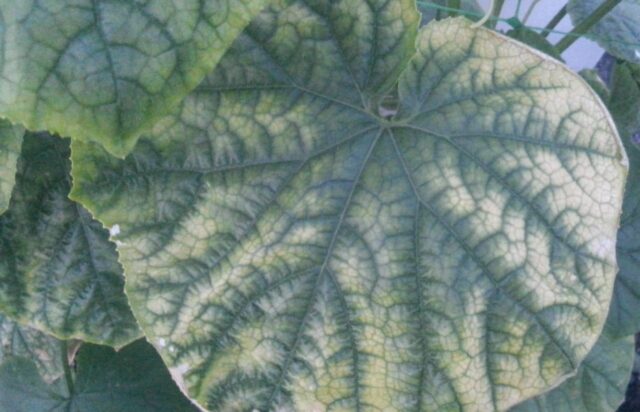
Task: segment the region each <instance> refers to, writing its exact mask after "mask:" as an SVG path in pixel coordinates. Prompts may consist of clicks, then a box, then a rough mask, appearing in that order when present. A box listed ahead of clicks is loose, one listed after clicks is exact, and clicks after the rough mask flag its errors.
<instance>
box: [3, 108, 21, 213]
mask: <svg viewBox="0 0 640 412" xmlns="http://www.w3.org/2000/svg"><path fill="white" fill-rule="evenodd" d="M23 135H24V130H23V129H22V128H21V127H19V126H12V125H11V123H9V122H7V121H6V120H0V213H3V212H4V211H5V210H7V207H9V199H10V198H11V191H12V190H13V184H14V183H15V180H16V164H17V163H18V156H20V147H21V146H22V136H23Z"/></svg>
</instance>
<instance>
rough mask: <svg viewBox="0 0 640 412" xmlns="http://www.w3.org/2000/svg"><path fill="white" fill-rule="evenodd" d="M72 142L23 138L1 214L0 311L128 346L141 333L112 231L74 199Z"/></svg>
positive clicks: (69, 334) (65, 334)
mask: <svg viewBox="0 0 640 412" xmlns="http://www.w3.org/2000/svg"><path fill="white" fill-rule="evenodd" d="M69 155H70V153H69V141H68V139H59V138H57V137H52V136H50V135H48V134H45V133H41V134H32V133H29V134H27V135H26V136H25V139H24V144H23V149H22V155H21V158H20V160H19V162H18V173H17V178H16V187H15V190H14V192H13V197H12V199H11V205H10V207H9V209H8V210H7V212H6V213H5V214H3V215H2V216H0V312H3V313H4V314H6V315H8V316H9V317H11V318H12V319H15V320H17V321H19V322H22V323H26V324H29V325H31V326H33V327H35V328H37V329H40V330H42V331H46V332H49V333H52V334H54V335H56V336H57V337H59V338H65V339H66V338H77V339H81V340H84V341H89V342H95V343H104V344H108V345H114V346H122V345H124V344H126V343H127V342H130V341H132V340H133V339H135V338H137V337H138V336H139V335H140V332H139V330H138V327H137V324H136V321H135V319H134V318H133V315H132V314H131V309H130V308H129V305H128V303H127V299H126V297H125V295H124V291H123V287H124V279H123V276H122V268H121V267H120V264H119V263H118V260H117V253H116V249H115V245H114V244H113V243H111V242H110V241H109V240H108V236H109V234H108V232H107V231H106V230H105V229H104V228H103V227H102V225H101V224H100V223H99V222H98V221H96V220H94V219H93V218H92V217H91V215H90V214H89V212H87V211H86V210H85V209H84V208H83V207H82V206H81V205H79V204H78V203H76V202H73V201H71V200H69V198H68V197H67V196H68V193H69V190H70V187H71V176H70V175H69V171H70V166H71V165H70V161H69Z"/></svg>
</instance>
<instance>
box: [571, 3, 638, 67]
mask: <svg viewBox="0 0 640 412" xmlns="http://www.w3.org/2000/svg"><path fill="white" fill-rule="evenodd" d="M604 1H605V0H569V2H568V3H567V11H568V13H569V15H570V16H571V20H572V21H573V23H574V24H575V25H577V24H579V23H580V22H581V21H582V20H584V19H586V18H587V17H588V16H590V15H591V13H593V12H594V11H595V10H596V9H597V8H598V7H599V6H600V5H602V4H603V3H604ZM587 34H588V36H589V37H591V38H592V39H593V40H595V41H597V42H598V44H600V45H601V46H602V47H603V48H604V49H605V50H606V51H608V52H609V53H611V54H613V55H614V56H616V57H619V58H621V59H625V60H628V61H631V62H635V63H640V49H638V45H639V44H640V0H622V2H621V3H620V4H618V5H617V6H616V7H615V8H614V9H613V10H611V11H610V12H609V13H608V14H607V15H606V16H604V17H603V18H602V19H601V20H600V21H599V22H598V23H597V24H596V25H595V26H593V28H592V29H591V30H590V31H589V32H588V33H587Z"/></svg>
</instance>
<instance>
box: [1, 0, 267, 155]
mask: <svg viewBox="0 0 640 412" xmlns="http://www.w3.org/2000/svg"><path fill="white" fill-rule="evenodd" d="M266 3H267V1H266V0H207V1H203V0H180V1H171V0H147V1H143V0H127V1H122V0H1V1H0V15H1V16H2V21H1V22H0V44H2V53H1V54H0V113H1V114H2V115H3V117H7V118H9V119H10V120H12V121H13V122H17V123H21V124H25V125H26V126H27V128H29V129H30V130H49V131H55V132H56V133H58V134H60V135H62V136H71V137H73V138H77V139H81V140H93V141H97V142H100V143H101V144H103V145H104V146H105V147H106V148H107V150H109V151H110V152H111V153H113V154H115V155H118V156H124V155H125V154H127V153H128V152H129V151H130V150H131V148H133V146H134V145H135V142H136V140H137V137H138V135H139V134H140V133H141V132H143V131H144V130H145V129H147V128H149V127H151V126H152V125H153V124H154V123H155V121H156V120H157V119H158V118H159V117H160V116H162V115H164V114H165V113H166V112H167V111H168V110H169V109H172V108H174V107H175V106H176V105H177V103H178V102H179V101H180V100H181V99H182V98H184V97H185V96H186V95H187V94H188V92H190V91H191V90H192V89H193V88H194V87H195V86H197V84H198V83H199V82H200V81H201V80H202V78H203V77H204V76H205V75H206V74H208V73H209V72H210V71H211V70H212V69H213V67H214V66H215V64H216V63H217V62H218V60H219V59H220V57H222V55H223V54H224V52H225V51H226V49H227V48H228V47H229V46H230V45H231V44H232V42H233V40H234V39H235V38H236V36H237V35H238V34H240V32H241V31H242V29H243V28H244V27H245V26H246V24H247V23H248V22H249V21H250V20H251V19H252V18H253V17H254V16H255V14H257V13H258V12H259V11H260V9H261V8H262V7H264V6H265V5H266Z"/></svg>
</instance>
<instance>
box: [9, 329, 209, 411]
mask: <svg viewBox="0 0 640 412" xmlns="http://www.w3.org/2000/svg"><path fill="white" fill-rule="evenodd" d="M75 363H76V367H75V373H73V372H72V373H71V374H70V376H68V377H67V376H63V377H61V378H59V379H57V380H56V381H54V382H51V383H47V382H46V381H45V380H43V378H42V377H41V376H40V374H39V373H38V370H37V368H36V366H35V365H34V363H33V361H32V360H30V359H28V358H21V357H15V358H10V359H8V360H6V361H5V362H3V363H2V364H1V365H0V407H1V409H2V410H3V411H13V412H35V411H50V412H63V411H64V412H83V411H97V412H115V411H117V412H196V411H197V409H196V408H195V406H193V405H192V404H191V403H190V402H189V400H188V399H186V398H185V397H184V396H183V395H182V393H180V391H179V389H178V388H177V387H176V385H175V383H174V382H173V381H172V380H171V376H170V375H169V372H168V371H167V369H166V368H165V367H164V364H163V363H162V360H161V359H160V357H159V356H158V354H157V353H156V351H155V350H154V349H153V347H152V346H151V345H149V344H148V343H147V342H145V341H144V340H139V341H136V342H134V343H132V344H130V345H127V346H126V347H124V348H123V349H122V350H121V351H119V352H116V351H115V350H113V349H112V348H108V347H105V346H98V345H91V344H85V345H83V346H82V347H80V350H79V351H78V354H77V357H76V362H75ZM67 379H68V380H67Z"/></svg>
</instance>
